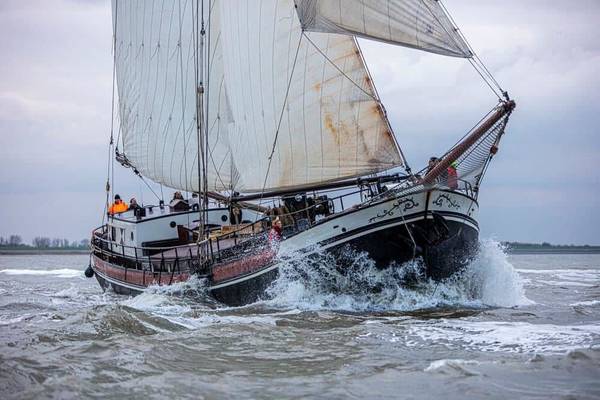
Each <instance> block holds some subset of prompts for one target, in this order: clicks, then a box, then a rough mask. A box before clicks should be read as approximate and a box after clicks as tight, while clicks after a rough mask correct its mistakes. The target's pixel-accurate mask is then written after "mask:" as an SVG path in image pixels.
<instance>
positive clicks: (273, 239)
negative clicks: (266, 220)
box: [269, 217, 282, 245]
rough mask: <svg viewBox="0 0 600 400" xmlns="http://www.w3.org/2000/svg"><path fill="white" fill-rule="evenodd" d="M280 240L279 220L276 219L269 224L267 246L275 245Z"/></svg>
mask: <svg viewBox="0 0 600 400" xmlns="http://www.w3.org/2000/svg"><path fill="white" fill-rule="evenodd" d="M281 238H282V228H281V220H280V219H279V217H276V218H275V219H274V220H273V223H272V224H271V230H270V231H269V244H270V245H276V244H278V243H279V242H280V241H281Z"/></svg>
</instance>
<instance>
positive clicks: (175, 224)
mask: <svg viewBox="0 0 600 400" xmlns="http://www.w3.org/2000/svg"><path fill="white" fill-rule="evenodd" d="M169 226H170V227H171V228H175V227H176V226H177V223H176V222H175V221H171V222H170V223H169Z"/></svg>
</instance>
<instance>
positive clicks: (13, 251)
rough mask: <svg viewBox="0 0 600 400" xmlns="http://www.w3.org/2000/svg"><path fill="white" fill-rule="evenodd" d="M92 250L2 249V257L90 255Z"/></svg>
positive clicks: (0, 252)
mask: <svg viewBox="0 0 600 400" xmlns="http://www.w3.org/2000/svg"><path fill="white" fill-rule="evenodd" d="M89 253H90V250H88V249H81V250H77V249H71V250H61V249H18V250H17V249H11V250H8V249H0V255H2V256H16V255H25V256H29V255H50V254H89Z"/></svg>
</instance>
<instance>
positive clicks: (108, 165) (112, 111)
mask: <svg viewBox="0 0 600 400" xmlns="http://www.w3.org/2000/svg"><path fill="white" fill-rule="evenodd" d="M118 9H119V0H115V28H114V32H113V48H112V51H113V72H112V99H111V106H110V142H109V144H108V159H107V163H106V189H105V190H106V201H105V203H104V211H103V212H102V225H104V222H105V221H106V216H107V213H108V202H109V198H110V197H111V196H109V193H110V194H112V193H111V190H112V189H113V188H114V183H115V182H114V168H115V167H114V158H113V157H112V149H113V144H114V124H115V87H116V76H117V21H118V19H117V18H118V16H119V13H118ZM111 170H112V174H111ZM111 178H112V181H111Z"/></svg>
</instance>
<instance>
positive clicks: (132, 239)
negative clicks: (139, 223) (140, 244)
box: [130, 232, 133, 242]
mask: <svg viewBox="0 0 600 400" xmlns="http://www.w3.org/2000/svg"><path fill="white" fill-rule="evenodd" d="M130 236H131V241H132V242H133V232H131V235H130Z"/></svg>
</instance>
